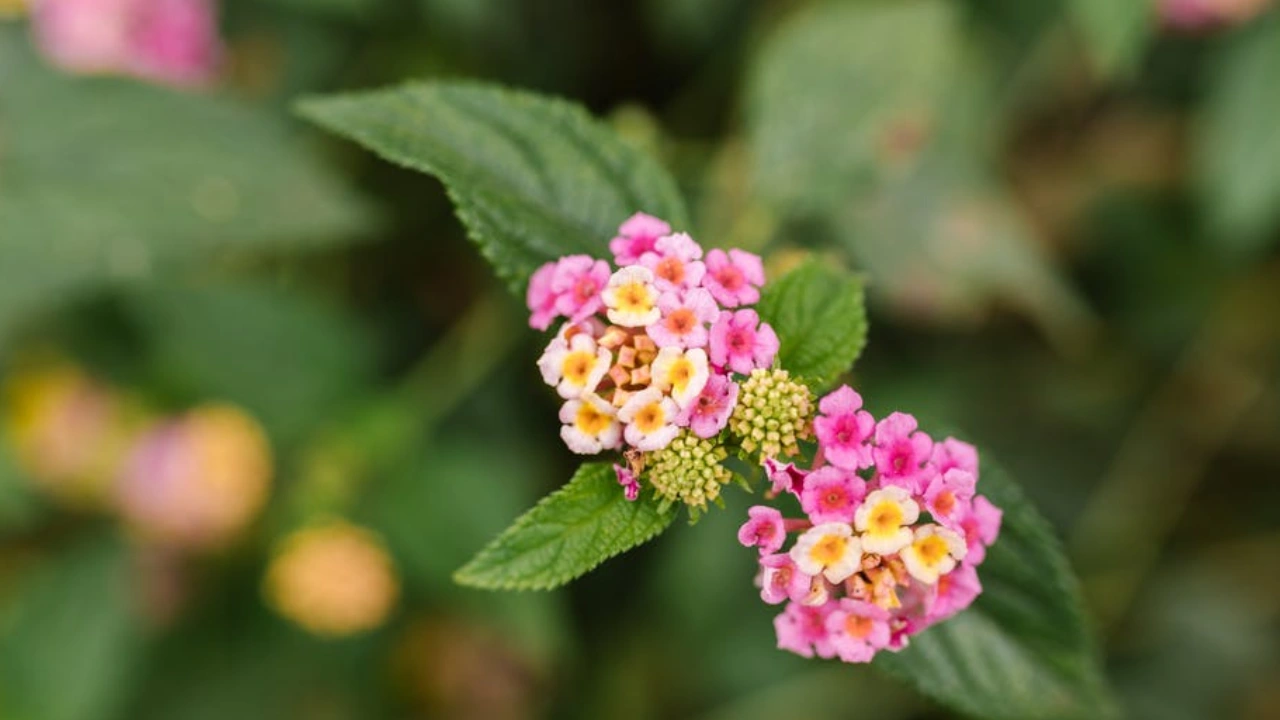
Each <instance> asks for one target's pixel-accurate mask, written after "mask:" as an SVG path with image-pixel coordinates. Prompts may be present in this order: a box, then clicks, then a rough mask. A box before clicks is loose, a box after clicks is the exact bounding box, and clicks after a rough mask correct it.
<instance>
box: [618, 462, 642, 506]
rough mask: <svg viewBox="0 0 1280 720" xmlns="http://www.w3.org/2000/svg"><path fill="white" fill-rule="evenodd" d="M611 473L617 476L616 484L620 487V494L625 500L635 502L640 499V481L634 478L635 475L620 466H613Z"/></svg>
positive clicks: (628, 469)
mask: <svg viewBox="0 0 1280 720" xmlns="http://www.w3.org/2000/svg"><path fill="white" fill-rule="evenodd" d="M613 473H614V474H615V475H617V476H618V484H619V485H621V486H622V492H623V494H624V495H626V497H627V500H630V501H631V502H635V501H636V499H637V498H639V497H640V481H639V480H638V479H637V478H636V474H635V473H633V472H631V469H630V468H627V467H624V466H622V465H614V466H613Z"/></svg>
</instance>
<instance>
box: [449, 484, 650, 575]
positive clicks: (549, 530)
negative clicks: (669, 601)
mask: <svg viewBox="0 0 1280 720" xmlns="http://www.w3.org/2000/svg"><path fill="white" fill-rule="evenodd" d="M674 517H675V513H674V512H666V513H660V512H658V510H657V504H656V502H655V501H654V500H653V499H652V498H650V497H648V496H646V497H642V498H641V499H639V500H637V501H635V502H629V501H628V500H627V499H626V497H625V496H624V495H623V493H622V489H621V488H620V487H618V482H617V478H616V477H615V476H614V473H613V468H612V467H610V465H609V464H608V463H589V464H586V465H583V466H582V467H581V468H579V469H578V472H577V473H575V474H574V476H573V479H572V480H570V481H569V482H568V484H566V485H565V486H564V487H562V488H560V489H559V490H557V491H555V492H554V493H552V494H550V495H548V496H547V497H545V498H543V499H542V500H541V501H540V502H539V503H538V504H537V505H535V506H534V507H533V509H532V510H530V511H528V512H526V513H525V514H524V515H521V516H520V518H519V519H517V520H516V522H515V524H513V525H512V526H511V527H509V528H507V530H506V531H504V532H503V533H502V534H501V535H499V536H498V537H497V538H496V539H495V540H494V541H493V542H491V543H489V545H488V546H487V547H486V548H485V549H483V550H481V551H480V553H479V554H478V555H476V557H475V558H473V559H472V560H471V562H469V563H467V564H466V565H465V566H464V567H463V568H462V569H461V570H459V571H458V572H457V573H455V574H454V580H456V581H457V582H459V583H461V584H463V585H469V586H472V587H478V588H484V589H489V590H549V589H551V588H554V587H558V586H560V585H563V584H565V583H567V582H569V581H570V580H573V579H574V578H577V577H580V576H581V575H584V574H586V573H587V572H590V571H591V570H592V569H594V568H595V567H596V566H598V565H599V564H600V563H602V562H604V561H605V560H608V559H609V558H611V557H613V556H615V555H618V554H620V553H623V552H625V551H627V550H630V549H631V548H633V547H635V546H637V545H640V544H642V543H644V542H647V541H648V540H651V539H652V538H654V537H657V536H658V535H659V534H660V533H661V532H662V531H663V530H665V529H667V526H668V525H670V524H671V520H672V518H674Z"/></svg>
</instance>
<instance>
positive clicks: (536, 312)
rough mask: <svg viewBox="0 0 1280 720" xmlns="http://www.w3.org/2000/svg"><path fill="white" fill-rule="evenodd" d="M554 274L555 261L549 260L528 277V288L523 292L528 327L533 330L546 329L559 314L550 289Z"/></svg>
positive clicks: (552, 291)
mask: <svg viewBox="0 0 1280 720" xmlns="http://www.w3.org/2000/svg"><path fill="white" fill-rule="evenodd" d="M555 274H556V263H554V262H549V263H547V264H545V265H543V266H542V267H540V268H538V269H537V271H535V272H534V273H533V277H531V278H529V289H528V290H527V291H526V292H525V296H524V297H525V304H526V305H528V306H529V313H530V314H529V327H531V328H533V329H534V330H546V329H547V328H549V327H551V321H552V320H555V319H556V316H557V315H559V314H560V312H559V311H558V310H556V304H557V297H556V292H555V290H553V289H552V283H551V279H552V278H553V277H555Z"/></svg>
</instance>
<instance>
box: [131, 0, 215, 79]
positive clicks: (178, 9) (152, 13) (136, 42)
mask: <svg viewBox="0 0 1280 720" xmlns="http://www.w3.org/2000/svg"><path fill="white" fill-rule="evenodd" d="M144 4H145V5H146V8H147V9H146V12H144V13H143V14H142V15H141V17H140V18H139V20H138V23H137V25H135V26H134V30H133V53H132V62H131V68H132V70H133V74H135V75H137V76H138V77H140V78H145V79H149V80H155V81H157V82H162V83H168V84H171V85H179V86H188V87H191V86H199V85H205V84H207V83H209V82H210V81H211V80H213V77H214V71H215V70H216V68H217V66H218V63H219V61H220V60H221V58H222V44H221V41H220V40H219V38H218V18H217V13H216V12H215V3H214V2H213V1H212V0H146V2H145V3H144Z"/></svg>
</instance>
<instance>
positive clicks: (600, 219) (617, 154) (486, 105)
mask: <svg viewBox="0 0 1280 720" xmlns="http://www.w3.org/2000/svg"><path fill="white" fill-rule="evenodd" d="M301 112H302V114H303V115H305V116H306V117H308V118H310V119H311V120H314V121H315V122H317V123H319V124H320V125H322V126H324V127H326V128H328V129H330V130H332V131H333V132H336V133H338V134H340V135H343V136H346V137H349V138H351V139H353V140H355V141H357V142H359V143H360V144H362V145H364V146H365V147H367V148H369V149H371V150H373V151H374V152H376V153H378V154H379V155H381V156H382V157H384V158H386V159H387V160H390V161H392V162H394V163H397V164H400V165H404V166H405V167H409V168H412V169H414V170H419V171H422V172H426V173H430V174H432V175H434V176H436V177H437V178H439V179H440V180H441V182H443V183H444V185H445V187H446V188H447V189H448V190H449V194H450V196H451V197H452V198H453V202H454V205H455V206H456V208H457V211H458V216H459V217H460V218H461V219H462V222H463V224H464V225H466V227H467V230H468V232H469V233H470V235H471V238H472V239H473V240H474V241H475V242H476V244H478V245H479V246H480V250H481V252H483V253H484V255H485V257H487V258H488V259H489V261H490V262H492V263H493V265H494V267H495V268H496V269H497V272H498V274H499V275H500V276H501V277H503V278H504V279H506V280H507V281H509V282H510V283H511V284H512V287H513V288H517V289H519V288H522V287H523V284H524V281H525V279H526V278H527V277H528V276H529V274H531V273H532V272H533V271H534V270H535V269H536V268H537V267H538V266H539V265H541V264H542V263H544V262H547V261H548V260H552V259H555V258H557V257H560V256H562V255H567V254H571V253H588V254H592V255H596V256H604V255H607V244H608V241H609V239H610V238H612V237H613V236H614V233H615V232H616V230H617V228H618V225H619V224H621V223H622V221H624V220H626V219H627V218H628V217H629V216H630V215H631V214H633V213H635V212H637V211H644V212H647V213H649V214H651V215H656V216H659V217H662V218H664V219H666V220H667V221H669V222H670V223H671V224H672V226H673V227H676V228H687V225H688V223H687V220H686V217H685V209H684V204H683V201H682V200H681V199H680V195H679V193H678V192H677V190H676V186H675V183H674V182H673V181H672V179H671V178H670V177H669V176H668V174H667V173H666V171H664V170H663V169H662V168H661V167H659V166H658V165H657V164H656V163H655V162H654V161H653V160H651V159H649V158H648V157H646V156H645V155H643V154H641V153H639V152H637V151H636V150H635V149H633V148H632V147H630V146H628V145H626V144H624V143H623V142H622V141H621V140H620V139H618V137H617V136H616V135H615V134H614V133H613V132H612V131H611V130H609V129H608V128H607V127H605V126H604V125H603V124H601V123H599V122H597V121H596V120H594V119H592V118H591V117H590V116H589V115H587V113H586V112H584V111H583V110H582V109H581V108H579V107H577V106H576V105H572V104H570V103H568V102H565V101H562V100H556V99H549V98H544V97H540V96H537V95H533V94H531V93H525V92H516V91H511V90H504V89H502V88H498V87H492V86H487V85H478V84H471V83H444V82H437V83H418V84H412V85H405V86H402V87H398V88H392V89H388V90H379V91H376V92H366V93H357V94H352V95H343V96H335V97H328V98H318V99H314V100H309V101H305V102H303V103H302V105H301Z"/></svg>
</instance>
